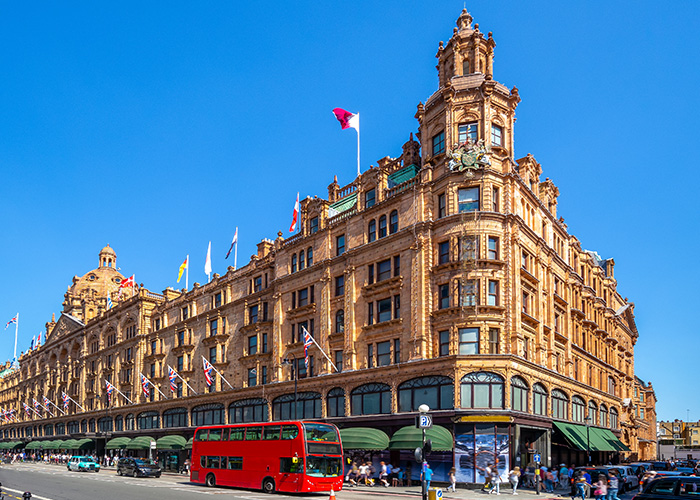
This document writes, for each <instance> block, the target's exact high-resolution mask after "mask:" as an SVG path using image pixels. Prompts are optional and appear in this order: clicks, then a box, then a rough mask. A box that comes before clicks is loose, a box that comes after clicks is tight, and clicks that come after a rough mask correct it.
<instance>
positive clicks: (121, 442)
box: [105, 437, 131, 450]
mask: <svg viewBox="0 0 700 500" xmlns="http://www.w3.org/2000/svg"><path fill="white" fill-rule="evenodd" d="M129 441H131V439H130V438H128V437H118V438H112V439H110V440H109V441H107V444H105V450H123V449H124V448H126V445H127V444H128V443H129Z"/></svg>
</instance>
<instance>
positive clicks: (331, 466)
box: [306, 457, 340, 477]
mask: <svg viewBox="0 0 700 500" xmlns="http://www.w3.org/2000/svg"><path fill="white" fill-rule="evenodd" d="M306 474H307V475H308V476H315V477H328V476H332V477H336V476H339V475H340V457H307V458H306Z"/></svg>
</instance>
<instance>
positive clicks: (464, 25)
mask: <svg viewBox="0 0 700 500" xmlns="http://www.w3.org/2000/svg"><path fill="white" fill-rule="evenodd" d="M472 20H473V18H472V16H471V14H469V12H467V5H466V3H465V5H464V10H462V13H461V14H460V15H459V17H458V18H457V28H459V31H462V30H470V29H472Z"/></svg>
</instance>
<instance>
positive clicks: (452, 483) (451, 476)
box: [447, 467, 457, 492]
mask: <svg viewBox="0 0 700 500" xmlns="http://www.w3.org/2000/svg"><path fill="white" fill-rule="evenodd" d="M456 474H457V469H455V468H454V467H452V468H451V469H450V472H449V473H448V474H447V479H449V480H450V485H449V486H448V487H447V491H452V492H454V491H456V490H457V476H456Z"/></svg>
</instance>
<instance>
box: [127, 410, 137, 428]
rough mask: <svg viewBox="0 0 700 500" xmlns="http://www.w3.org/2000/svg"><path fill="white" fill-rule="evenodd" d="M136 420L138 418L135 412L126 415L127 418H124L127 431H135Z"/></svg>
mask: <svg viewBox="0 0 700 500" xmlns="http://www.w3.org/2000/svg"><path fill="white" fill-rule="evenodd" d="M135 422H136V420H135V419H134V414H133V413H129V414H128V415H127V416H126V418H125V419H124V428H125V429H126V430H127V431H133V430H134V429H135V427H136V424H135Z"/></svg>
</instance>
